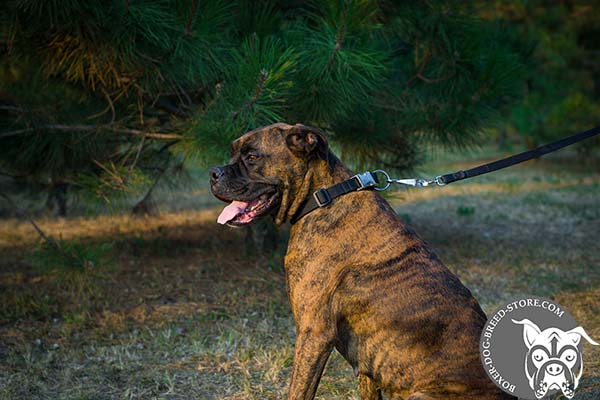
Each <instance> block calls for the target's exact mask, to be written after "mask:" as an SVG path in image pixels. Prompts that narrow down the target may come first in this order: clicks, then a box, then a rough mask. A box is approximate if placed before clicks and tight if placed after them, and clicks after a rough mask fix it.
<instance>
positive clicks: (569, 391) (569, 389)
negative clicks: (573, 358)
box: [561, 382, 575, 399]
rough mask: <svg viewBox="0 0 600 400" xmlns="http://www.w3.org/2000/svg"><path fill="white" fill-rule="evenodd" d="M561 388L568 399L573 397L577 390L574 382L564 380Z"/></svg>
mask: <svg viewBox="0 0 600 400" xmlns="http://www.w3.org/2000/svg"><path fill="white" fill-rule="evenodd" d="M561 390H562V392H563V394H564V395H565V397H566V398H567V399H572V398H573V396H575V390H574V388H573V385H572V384H569V383H567V382H563V383H562V385H561Z"/></svg>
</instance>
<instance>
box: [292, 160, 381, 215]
mask: <svg viewBox="0 0 600 400" xmlns="http://www.w3.org/2000/svg"><path fill="white" fill-rule="evenodd" d="M378 183H379V180H378V179H377V175H375V174H373V173H371V172H370V171H367V172H365V173H362V174H356V175H354V176H353V177H351V178H349V179H346V180H345V181H343V182H340V183H336V184H335V185H333V186H330V187H328V188H322V189H319V190H317V191H315V192H313V194H312V196H310V197H309V198H308V199H306V200H305V201H304V203H303V204H302V205H301V206H300V209H299V210H298V211H297V212H296V214H294V216H293V217H292V219H291V221H290V222H291V223H292V225H293V224H295V223H296V222H298V220H299V219H300V218H302V217H304V216H305V215H306V214H308V213H310V212H311V211H314V210H316V209H317V208H321V207H327V206H328V205H330V204H331V202H332V201H333V200H334V199H335V198H337V197H340V196H343V195H345V194H347V193H350V192H357V191H359V190H365V189H373V188H374V187H375V186H376V185H377V184H378Z"/></svg>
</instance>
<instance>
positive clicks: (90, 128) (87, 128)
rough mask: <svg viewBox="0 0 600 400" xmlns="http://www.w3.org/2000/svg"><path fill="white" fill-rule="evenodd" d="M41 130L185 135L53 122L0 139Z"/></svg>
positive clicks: (171, 137) (170, 137)
mask: <svg viewBox="0 0 600 400" xmlns="http://www.w3.org/2000/svg"><path fill="white" fill-rule="evenodd" d="M39 130H49V131H60V132H89V131H97V130H108V131H111V132H115V133H124V134H127V135H133V136H139V137H146V138H150V139H160V140H181V139H183V135H179V134H176V133H155V132H144V131H140V130H137V129H128V128H119V127H116V126H110V125H62V124H51V125H40V126H37V127H34V128H24V129H18V130H15V131H9V132H3V133H0V139H3V138H6V137H10V136H17V135H21V134H23V133H29V132H35V131H39Z"/></svg>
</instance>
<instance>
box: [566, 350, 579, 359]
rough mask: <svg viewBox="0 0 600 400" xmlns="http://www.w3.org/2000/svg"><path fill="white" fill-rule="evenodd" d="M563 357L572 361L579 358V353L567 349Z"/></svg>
mask: <svg viewBox="0 0 600 400" xmlns="http://www.w3.org/2000/svg"><path fill="white" fill-rule="evenodd" d="M563 357H564V359H565V360H566V361H568V362H571V361H573V360H575V359H576V358H577V354H576V353H575V352H574V351H573V350H567V351H565V353H564V354H563Z"/></svg>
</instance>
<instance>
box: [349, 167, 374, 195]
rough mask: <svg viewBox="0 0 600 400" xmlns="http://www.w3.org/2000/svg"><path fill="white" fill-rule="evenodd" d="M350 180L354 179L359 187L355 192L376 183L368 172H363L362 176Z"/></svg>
mask: <svg viewBox="0 0 600 400" xmlns="http://www.w3.org/2000/svg"><path fill="white" fill-rule="evenodd" d="M352 178H354V179H356V180H357V181H358V184H359V185H360V186H359V187H358V189H356V190H357V191H358V190H363V189H369V188H372V187H373V186H375V185H377V181H376V180H375V177H374V176H373V174H372V173H371V172H370V171H366V172H363V173H362V174H356V175H354V176H353V177H352Z"/></svg>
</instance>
